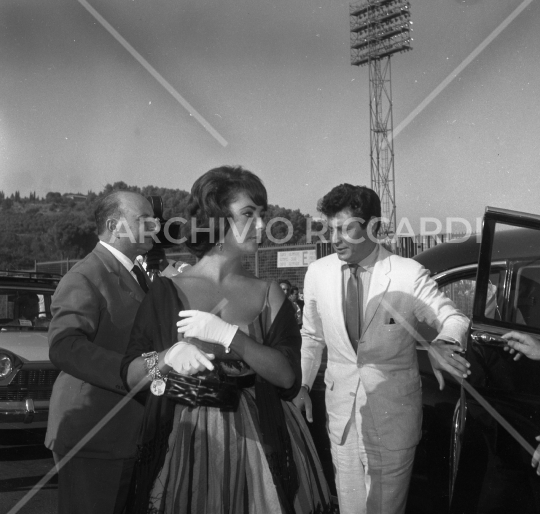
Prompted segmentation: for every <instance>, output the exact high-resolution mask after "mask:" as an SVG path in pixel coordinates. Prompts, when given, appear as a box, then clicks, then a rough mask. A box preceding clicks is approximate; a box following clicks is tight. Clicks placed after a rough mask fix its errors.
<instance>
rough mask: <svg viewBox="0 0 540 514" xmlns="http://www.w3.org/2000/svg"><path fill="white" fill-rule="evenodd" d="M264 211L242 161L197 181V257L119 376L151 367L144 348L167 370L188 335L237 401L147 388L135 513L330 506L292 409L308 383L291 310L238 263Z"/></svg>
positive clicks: (153, 314) (145, 324)
mask: <svg viewBox="0 0 540 514" xmlns="http://www.w3.org/2000/svg"><path fill="white" fill-rule="evenodd" d="M266 207H267V195H266V189H265V188H264V186H263V184H262V182H261V181H260V179H259V178H258V177H257V176H256V175H254V174H253V173H251V172H249V171H247V170H244V169H243V168H239V167H227V166H225V167H221V168H216V169H213V170H210V171H209V172H207V173H206V174H204V175H203V176H202V177H201V178H199V179H198V180H197V181H196V182H195V184H194V186H193V188H192V191H191V196H190V198H189V202H188V207H187V219H188V223H186V227H187V230H186V232H187V233H186V237H187V241H186V245H187V246H188V248H189V249H190V250H191V251H192V252H193V253H194V254H195V255H196V256H197V257H198V258H199V260H198V262H197V264H195V265H194V266H193V267H191V268H189V269H188V270H186V271H185V272H184V273H182V274H180V275H177V276H175V277H173V278H172V279H167V278H157V279H155V281H154V283H153V285H152V288H151V290H150V292H149V293H148V294H147V296H146V298H145V300H144V301H143V303H142V305H141V308H140V310H139V314H138V316H137V321H136V323H135V326H134V328H133V332H132V335H131V342H130V345H129V347H128V350H127V353H126V356H125V358H124V361H123V363H122V376H123V379H124V383H125V384H126V387H127V388H133V387H135V385H136V384H137V383H139V382H140V381H141V380H142V379H144V377H145V375H146V373H147V370H146V367H145V360H144V358H143V357H141V355H142V354H148V353H149V352H153V351H154V352H158V353H157V356H158V357H159V362H158V368H159V370H160V372H161V373H162V374H163V375H165V376H166V374H167V372H169V371H170V370H171V367H170V366H169V365H168V364H167V362H169V364H170V362H171V359H170V355H172V353H171V352H174V346H173V345H175V343H176V342H177V341H179V340H182V339H183V340H187V341H189V342H190V343H192V344H194V345H196V346H198V347H199V349H201V350H203V352H206V354H207V355H208V356H209V358H211V359H212V358H214V357H215V358H214V360H213V364H214V366H216V367H220V368H221V370H222V371H223V372H225V373H226V374H227V375H229V376H232V377H235V381H236V382H237V383H238V386H239V387H240V388H241V395H240V401H239V404H238V407H237V409H236V410H234V411H226V410H220V409H219V408H215V407H187V406H184V405H181V404H179V403H175V402H173V401H171V400H168V399H167V398H165V397H164V396H154V395H150V394H149V395H148V398H147V403H146V411H145V419H144V422H143V427H142V431H141V436H140V441H139V443H140V444H139V454H138V458H137V464H136V470H135V474H134V480H133V483H132V490H131V495H130V496H131V498H130V505H129V506H128V512H130V513H137V512H141V513H142V512H144V513H170V514H172V513H174V514H184V513H190V514H195V513H197V514H201V513H207V514H221V513H223V514H225V513H228V514H310V513H313V514H315V513H325V512H331V505H330V494H329V489H328V485H327V483H326V481H325V479H324V475H323V472H322V468H321V464H320V461H319V458H318V457H317V453H316V450H315V447H314V445H313V441H312V439H311V436H310V434H309V430H308V428H307V426H306V424H305V422H304V419H303V417H302V415H301V414H300V412H299V410H298V409H297V408H296V407H295V406H294V405H293V404H292V399H293V398H294V397H295V396H296V395H297V393H298V391H299V389H300V386H301V369H300V346H301V337H300V332H299V328H298V324H297V322H296V318H295V313H294V310H293V308H292V305H291V303H290V302H289V301H288V300H287V299H286V298H285V296H284V295H283V292H282V291H281V288H280V287H279V285H278V284H277V283H276V282H269V281H264V280H261V279H258V278H257V277H255V276H254V275H253V274H252V273H250V272H249V271H247V270H246V269H245V268H244V267H243V266H242V258H243V257H244V256H246V255H250V254H253V253H255V252H256V251H257V247H258V241H260V235H261V231H262V230H263V229H264V226H265V225H264V222H263V220H262V218H263V216H264V210H265V209H266ZM220 220H221V221H220ZM201 229H203V230H201ZM204 229H206V231H204ZM177 325H179V328H177ZM177 330H178V331H179V333H177ZM182 344H184V343H180V345H182ZM171 347H172V348H171Z"/></svg>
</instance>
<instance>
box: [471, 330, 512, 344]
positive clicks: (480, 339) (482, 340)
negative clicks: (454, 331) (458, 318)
mask: <svg viewBox="0 0 540 514" xmlns="http://www.w3.org/2000/svg"><path fill="white" fill-rule="evenodd" d="M471 339H472V340H473V341H475V342H476V343H479V344H485V345H488V346H506V339H503V338H502V337H498V336H494V335H491V334H488V333H486V332H480V331H479V330H477V331H474V332H471Z"/></svg>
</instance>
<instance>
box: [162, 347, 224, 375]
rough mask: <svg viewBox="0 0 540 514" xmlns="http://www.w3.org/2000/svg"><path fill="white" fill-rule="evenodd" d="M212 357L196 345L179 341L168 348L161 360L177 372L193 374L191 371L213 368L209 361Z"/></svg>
mask: <svg viewBox="0 0 540 514" xmlns="http://www.w3.org/2000/svg"><path fill="white" fill-rule="evenodd" d="M213 358H214V355H213V354H211V353H204V352H202V351H201V350H199V348H197V347H196V346H194V345H192V344H189V343H186V342H185V341H181V342H179V343H176V344H173V345H172V346H171V347H170V348H169V350H168V351H167V353H166V354H165V357H164V359H163V360H164V362H165V364H167V366H170V367H171V368H173V369H174V371H176V372H177V373H181V374H182V375H193V373H197V372H198V371H203V370H204V369H205V368H206V369H210V370H212V369H214V365H213V364H212V363H211V362H210V360H211V359H213Z"/></svg>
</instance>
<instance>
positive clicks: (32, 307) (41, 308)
mask: <svg viewBox="0 0 540 514" xmlns="http://www.w3.org/2000/svg"><path fill="white" fill-rule="evenodd" d="M51 298H52V292H51V291H41V290H38V291H36V290H31V289H23V288H18V289H12V288H10V289H6V288H3V289H2V288H0V325H1V326H3V327H4V328H6V327H7V328H9V327H35V328H48V325H49V321H50V320H51V317H52V316H51Z"/></svg>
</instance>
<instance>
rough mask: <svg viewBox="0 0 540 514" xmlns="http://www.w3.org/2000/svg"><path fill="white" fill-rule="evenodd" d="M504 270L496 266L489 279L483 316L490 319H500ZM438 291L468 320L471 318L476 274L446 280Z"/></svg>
mask: <svg viewBox="0 0 540 514" xmlns="http://www.w3.org/2000/svg"><path fill="white" fill-rule="evenodd" d="M504 277H505V270H504V268H500V267H499V266H497V267H496V268H494V269H493V270H492V272H491V274H490V277H489V285H488V298H487V302H486V311H485V315H486V317H487V318H491V319H501V305H502V301H503V289H504V287H503V286H504ZM439 289H440V290H441V291H442V292H443V293H444V294H445V295H446V296H448V298H450V299H451V300H452V301H453V302H454V303H455V305H456V307H457V308H458V309H459V310H460V311H461V312H463V314H465V316H467V317H468V318H471V317H472V313H473V305H474V291H475V289H476V273H474V274H471V275H470V276H468V277H463V275H461V274H460V275H459V276H458V277H454V278H453V279H452V278H450V281H448V280H446V281H445V283H444V284H442V285H441V286H440V287H439Z"/></svg>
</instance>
